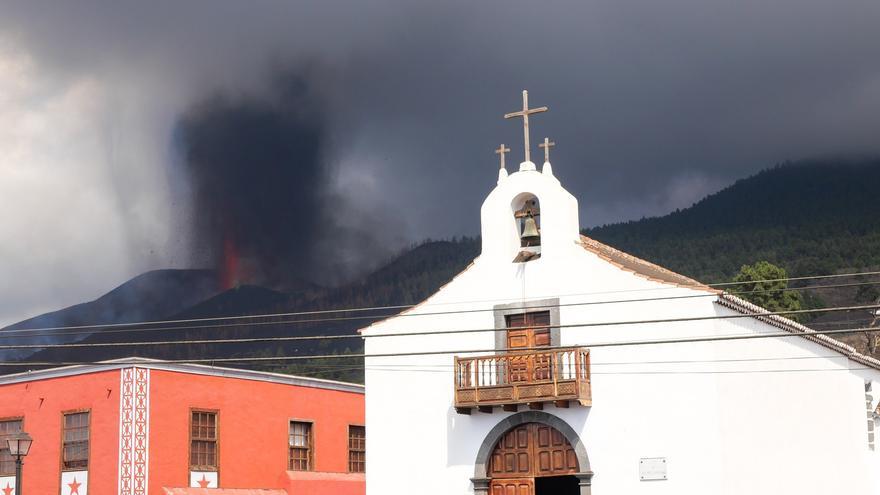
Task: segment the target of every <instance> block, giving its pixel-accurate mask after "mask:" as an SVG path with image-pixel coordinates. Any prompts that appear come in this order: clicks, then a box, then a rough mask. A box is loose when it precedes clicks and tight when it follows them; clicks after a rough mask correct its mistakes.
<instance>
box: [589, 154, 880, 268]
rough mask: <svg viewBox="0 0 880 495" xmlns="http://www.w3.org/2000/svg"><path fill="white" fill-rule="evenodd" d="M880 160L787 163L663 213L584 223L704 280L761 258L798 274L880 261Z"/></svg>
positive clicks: (598, 234)
mask: <svg viewBox="0 0 880 495" xmlns="http://www.w3.org/2000/svg"><path fill="white" fill-rule="evenodd" d="M878 194H880V159H877V160H859V161H854V160H842V161H836V162H835V161H807V162H798V163H789V164H783V165H779V166H777V167H774V168H772V169H769V170H765V171H763V172H760V173H758V174H756V175H754V176H752V177H749V178H747V179H742V180H740V181H737V182H736V183H735V184H733V185H732V186H730V187H728V188H726V189H724V190H722V191H720V192H718V193H715V194H712V195H711V196H708V197H706V198H705V199H703V200H701V201H700V202H698V203H696V204H695V205H693V206H692V207H690V208H687V209H684V210H680V211H676V212H673V213H671V214H669V215H666V216H663V217H657V218H647V219H642V220H638V221H632V222H626V223H619V224H614V225H605V226H602V227H597V228H593V229H588V230H587V231H585V233H586V234H587V235H589V236H590V237H593V238H595V239H597V240H599V241H602V242H604V243H607V244H610V245H612V246H614V247H616V248H619V249H622V250H624V251H626V252H629V253H631V254H634V255H636V256H639V257H643V258H645V259H648V260H650V261H652V262H654V263H657V264H659V265H662V266H665V267H667V268H669V269H672V270H674V271H677V272H680V273H682V274H685V275H688V276H691V277H694V278H696V279H698V280H701V281H705V282H715V281H721V280H728V279H730V277H732V276H733V275H734V274H735V273H736V272H737V270H739V268H740V267H741V266H742V265H744V264H748V263H753V262H755V261H757V260H767V261H770V262H771V263H774V264H776V265H780V266H782V267H784V268H786V270H787V271H788V273H789V275H791V276H802V275H815V274H827V273H832V272H835V271H839V270H843V269H850V268H864V267H872V266H878V265H880V202H878V201H877V197H878Z"/></svg>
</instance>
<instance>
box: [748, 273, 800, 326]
mask: <svg viewBox="0 0 880 495" xmlns="http://www.w3.org/2000/svg"><path fill="white" fill-rule="evenodd" d="M733 281H734V282H737V285H735V286H734V289H733V290H732V292H733V293H734V294H736V295H738V296H740V297H742V298H743V299H745V300H747V301H749V302H752V303H754V304H757V305H758V306H761V307H762V308H764V309H766V310H768V311H773V312H777V311H798V310H800V309H801V308H802V307H803V299H802V298H801V294H800V293H799V292H796V291H792V290H786V289H788V274H787V273H786V272H785V269H784V268H782V267H779V266H776V265H774V264H773V263H770V262H768V261H759V262H757V263H755V264H754V265H743V266H742V267H741V268H740V269H739V273H737V274H736V276H734V277H733ZM783 316H787V317H789V318H791V319H793V320H797V319H798V317H797V315H783Z"/></svg>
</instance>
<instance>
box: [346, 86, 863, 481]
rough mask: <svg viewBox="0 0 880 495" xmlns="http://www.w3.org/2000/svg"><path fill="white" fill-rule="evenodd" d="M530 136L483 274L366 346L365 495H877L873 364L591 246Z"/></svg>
mask: <svg viewBox="0 0 880 495" xmlns="http://www.w3.org/2000/svg"><path fill="white" fill-rule="evenodd" d="M530 113H535V112H534V111H531V110H529V109H528V105H527V102H526V101H524V105H523V111H522V112H517V114H516V116H518V117H523V118H524V119H528V115H529V114H530ZM525 136H526V139H525V141H526V152H525V155H526V160H525V161H524V162H523V163H522V164H521V165H520V167H519V170H518V171H516V172H515V173H511V174H508V173H507V171H506V170H505V169H504V166H503V162H502V167H501V169H500V171H499V177H498V184H497V186H496V187H495V188H494V189H493V190H492V191H491V192H490V193H489V195H488V197H487V198H486V200H485V202H484V203H483V205H482V208H481V212H480V214H481V223H482V252H481V254H480V255H479V257H477V258H476V259H475V260H474V261H473V263H472V264H471V265H470V266H469V267H467V268H466V269H465V270H464V271H463V272H461V273H460V274H459V275H458V276H456V277H455V278H454V279H453V280H452V281H451V282H449V283H448V284H447V285H446V286H444V287H442V288H441V289H440V290H439V291H438V292H436V293H435V294H434V295H432V296H431V297H430V298H429V299H427V300H426V301H424V302H423V303H421V304H420V305H417V306H415V307H414V308H412V309H410V310H409V311H407V312H404V313H402V314H401V315H398V316H396V317H393V318H390V319H387V320H384V321H382V322H379V323H376V324H373V325H372V326H370V327H367V328H365V329H363V330H362V334H363V336H364V338H365V347H366V355H367V358H366V360H365V368H366V374H365V376H366V390H367V394H366V420H367V423H368V424H369V426H370V434H371V441H370V442H369V448H370V463H369V464H368V466H367V494H368V495H389V494H403V493H420V494H438V495H439V494H444V495H445V494H450V493H457V494H475V495H485V494H492V495H549V494H554V495H574V494H580V495H584V494H593V495H603V494H623V493H625V494H640V493H642V494H673V493H674V494H676V495H681V494H695V495H696V494H701V495H703V494H707V493H713V494H731V495H733V494H743V493H750V494H767V495H771V494H772V495H778V494H780V493H786V494H787V493H798V494H801V495H803V494H816V495H818V494H828V493H852V494H857V493H858V494H863V493H864V494H867V493H880V453H878V452H877V450H876V449H875V444H874V427H875V421H876V420H875V414H874V410H875V408H876V406H877V399H875V398H874V395H875V394H876V395H880V383H878V382H880V362H878V361H877V360H875V359H873V358H870V357H868V356H864V355H861V354H859V353H857V352H856V351H855V349H853V348H852V347H850V346H847V345H845V344H842V343H840V342H838V341H835V340H833V339H831V338H829V337H826V336H823V335H819V334H815V333H814V332H812V331H811V330H810V329H809V328H806V327H804V326H803V325H800V324H798V323H796V322H794V321H792V320H789V319H786V318H784V317H782V316H779V315H774V314H767V312H766V311H764V310H763V309H761V308H759V307H757V306H754V305H752V304H750V303H748V302H746V301H745V300H743V299H741V298H738V297H736V296H734V295H731V294H729V293H726V292H723V291H719V290H716V289H713V288H712V287H709V286H706V285H703V284H701V283H699V282H697V281H695V280H691V279H689V278H686V277H684V276H682V275H679V274H676V273H673V272H671V271H669V270H666V269H664V268H662V267H659V266H656V265H653V264H651V263H648V262H646V261H643V260H640V259H638V258H636V257H634V256H631V255H628V254H626V253H623V252H621V251H618V250H616V249H614V248H612V247H609V246H606V245H604V244H602V243H599V242H597V241H595V240H592V239H589V238H587V237H584V236H581V235H580V223H579V219H578V203H577V200H576V199H575V198H574V197H573V196H572V195H571V194H569V193H568V192H567V191H566V190H565V189H564V188H563V187H562V185H561V183H560V181H559V180H558V179H557V177H556V176H555V175H554V173H553V169H552V168H551V166H550V163H549V146H551V145H552V143H549V141H547V140H545V163H544V164H543V167H542V169H541V170H538V169H537V167H536V166H535V165H534V164H533V163H532V162H531V160H530V159H529V155H528V127H527V126H526V127H525ZM506 151H507V150H506V149H505V148H504V146H503V145H502V147H501V148H500V149H499V152H500V153H502V158H503V156H504V155H503V153H504V152H506Z"/></svg>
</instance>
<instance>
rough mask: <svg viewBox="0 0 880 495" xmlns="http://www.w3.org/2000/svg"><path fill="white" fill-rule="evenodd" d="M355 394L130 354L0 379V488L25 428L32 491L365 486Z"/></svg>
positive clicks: (343, 387) (46, 494)
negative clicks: (13, 444) (9, 443)
mask: <svg viewBox="0 0 880 495" xmlns="http://www.w3.org/2000/svg"><path fill="white" fill-rule="evenodd" d="M363 394H364V391H363V387H362V386H360V385H354V384H350V383H342V382H335V381H329V380H320V379H315V378H305V377H297V376H290V375H282V374H275V373H265V372H255V371H247V370H238V369H230V368H217V367H212V366H202V365H193V364H176V363H165V362H162V361H153V360H145V359H134V358H132V359H125V360H119V361H110V362H106V363H102V364H98V365H81V366H69V367H63V368H53V369H47V370H41V371H33V372H29V373H21V374H15V375H6V376H0V437H2V438H0V445H2V447H3V449H2V450H0V494H5V493H11V487H12V486H14V483H15V478H14V472H15V471H14V462H13V460H12V458H11V457H10V456H9V452H8V451H7V450H6V449H5V446H6V441H5V436H6V435H9V434H13V433H16V432H18V431H21V430H24V431H26V432H28V433H29V434H30V435H31V437H33V439H34V443H33V446H32V447H31V451H30V453H29V454H28V455H27V457H25V458H24V469H23V475H22V480H23V481H22V488H23V493H26V494H31V495H54V494H60V495H111V494H113V495H166V494H172V493H173V494H178V495H185V494H201V493H211V494H216V495H222V494H224V493H230V494H234V493H242V494H244V493H264V494H282V495H283V494H284V493H288V494H291V495H292V494H304V495H307V494H327V495H362V494H363V493H364V492H365V487H364V474H363V472H364V466H365V456H366V452H365V436H366V431H365V428H364V395H363ZM201 487H205V488H220V490H204V489H203V488H201ZM256 489H262V490H267V491H254V490H256ZM4 490H6V491H4Z"/></svg>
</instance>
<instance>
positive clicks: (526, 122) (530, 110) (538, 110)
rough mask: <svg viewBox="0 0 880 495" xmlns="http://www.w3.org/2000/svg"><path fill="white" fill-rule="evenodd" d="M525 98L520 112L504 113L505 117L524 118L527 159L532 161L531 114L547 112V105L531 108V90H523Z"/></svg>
mask: <svg viewBox="0 0 880 495" xmlns="http://www.w3.org/2000/svg"><path fill="white" fill-rule="evenodd" d="M522 98H523V107H522V110H520V111H519V112H511V113H506V114H504V118H505V119H512V118H514V117H522V119H523V138H524V139H523V140H524V145H525V150H526V153H525V157H526V159H525V161H527V162H530V161H532V155H531V151H530V150H529V115H531V114H533V113H541V112H546V111H547V107H538V108H529V92H528V91H526V90H523V92H522Z"/></svg>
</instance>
